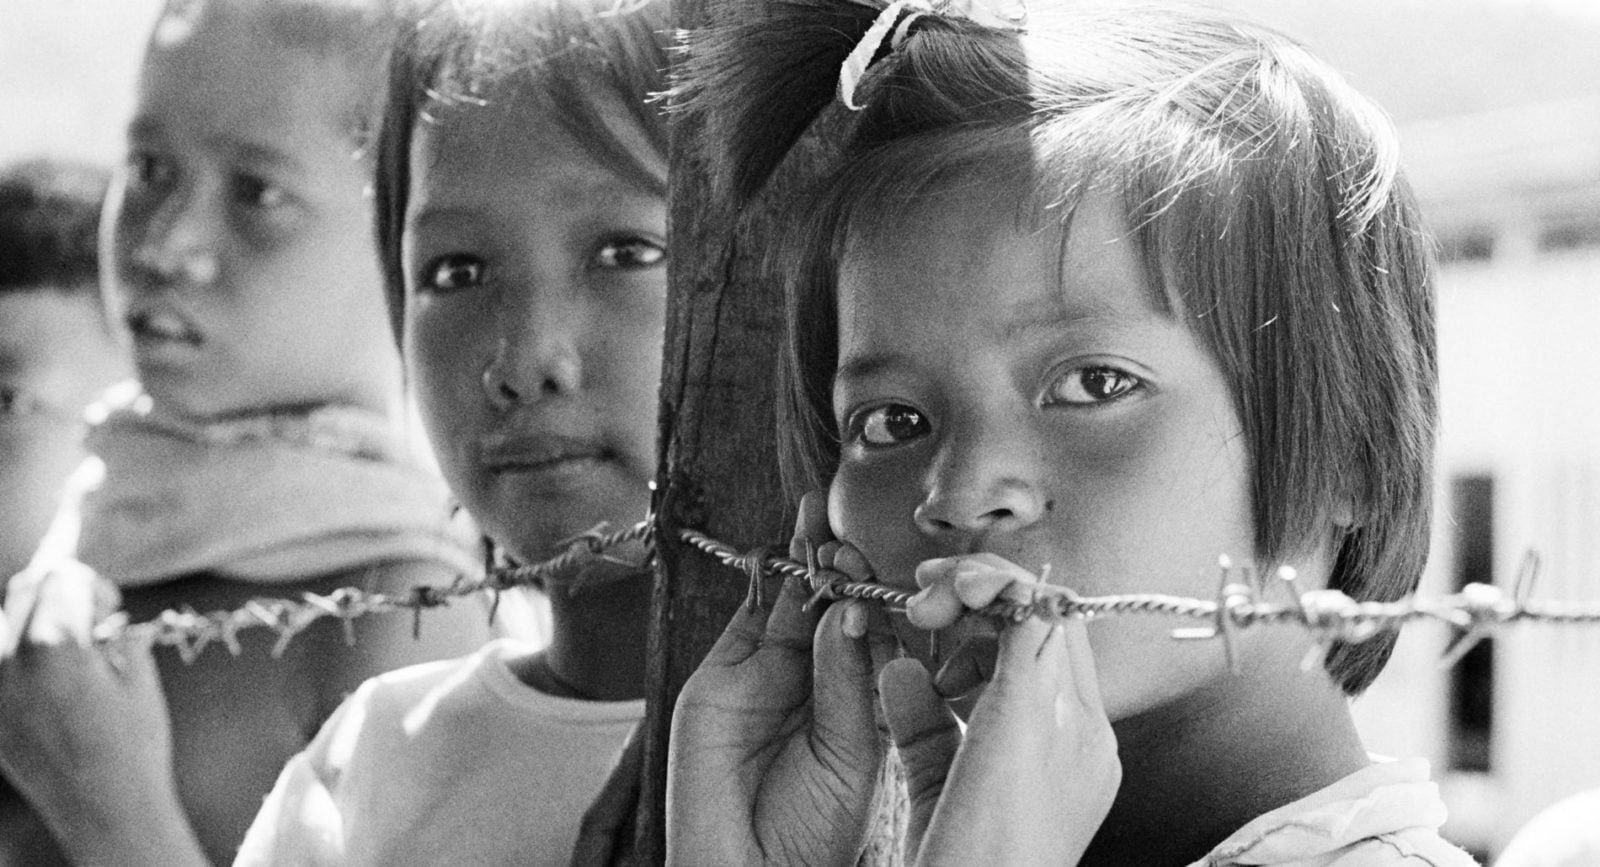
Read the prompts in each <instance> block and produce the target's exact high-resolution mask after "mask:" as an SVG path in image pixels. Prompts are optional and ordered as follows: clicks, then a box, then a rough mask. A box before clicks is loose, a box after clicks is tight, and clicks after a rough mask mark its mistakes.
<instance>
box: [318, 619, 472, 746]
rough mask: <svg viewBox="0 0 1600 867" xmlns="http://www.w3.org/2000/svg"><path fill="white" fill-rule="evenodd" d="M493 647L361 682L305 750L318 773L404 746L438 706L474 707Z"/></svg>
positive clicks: (406, 667) (410, 666) (421, 664)
mask: <svg viewBox="0 0 1600 867" xmlns="http://www.w3.org/2000/svg"><path fill="white" fill-rule="evenodd" d="M492 652H493V649H492V648H491V647H484V648H483V649H481V650H479V651H478V652H476V653H472V654H469V655H467V656H462V657H457V658H455V659H439V660H434V661H431V662H422V663H417V664H414V665H408V666H405V667H404V668H398V669H395V670H394V671H388V672H384V673H383V674H379V675H376V676H374V677H370V678H368V679H367V680H365V681H363V682H362V683H361V685H360V686H359V687H357V688H356V690H355V691H354V692H352V693H351V694H350V695H349V697H348V698H346V699H345V700H344V701H343V702H341V703H340V704H339V706H338V708H336V709H335V710H334V712H333V714H332V715H331V716H330V717H328V720H327V722H326V723H325V724H324V725H323V726H322V728H321V730H320V731H318V733H317V736H316V738H315V740H314V741H313V742H312V743H311V745H310V747H308V748H307V755H308V757H309V758H310V760H311V762H312V764H313V765H314V766H316V767H317V768H318V769H319V772H320V773H323V774H327V773H329V772H330V771H332V772H335V773H337V772H338V771H340V770H342V769H343V768H344V767H345V766H347V765H348V764H349V763H350V762H352V761H354V760H355V758H354V757H356V756H357V755H360V754H371V753H382V752H385V751H387V750H390V749H394V748H399V747H404V746H405V742H406V741H407V739H408V731H409V730H410V729H412V728H413V726H411V725H409V724H408V721H409V720H412V719H413V717H414V716H415V715H417V714H418V713H423V714H431V713H432V712H433V711H434V710H436V709H437V708H438V707H439V706H440V705H446V706H448V705H453V704H461V703H469V704H476V703H479V702H481V698H474V695H475V694H481V693H482V692H483V690H482V686H481V683H480V680H481V678H480V677H479V676H478V673H479V671H480V670H482V669H483V667H484V666H485V664H486V662H487V661H488V660H490V659H491V654H492Z"/></svg>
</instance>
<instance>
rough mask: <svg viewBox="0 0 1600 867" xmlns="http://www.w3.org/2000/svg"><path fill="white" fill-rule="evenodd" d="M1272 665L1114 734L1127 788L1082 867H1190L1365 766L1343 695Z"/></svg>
mask: <svg viewBox="0 0 1600 867" xmlns="http://www.w3.org/2000/svg"><path fill="white" fill-rule="evenodd" d="M1271 666H1272V670H1268V671H1261V672H1247V673H1245V674H1241V675H1238V676H1234V677H1231V678H1224V679H1223V680H1222V681H1221V682H1219V683H1218V684H1217V685H1216V687H1215V688H1214V689H1211V690H1208V691H1207V692H1205V693H1203V694H1200V695H1196V696H1191V697H1189V698H1187V699H1185V700H1183V701H1181V702H1178V703H1176V704H1174V705H1171V706H1167V707H1162V708H1159V709H1157V710H1154V711H1152V712H1150V713H1147V714H1143V715H1140V716H1137V717H1133V718H1130V719H1125V720H1122V721H1120V722H1118V723H1116V724H1114V726H1113V728H1114V729H1115V731H1116V734H1117V748H1118V753H1119V755H1120V757H1121V759H1122V774H1123V776H1122V785H1121V788H1120V789H1119V790H1118V792H1117V798H1116V801H1115V802H1114V803H1113V805H1112V808H1111V813H1110V815H1108V816H1107V817H1106V820H1105V822H1104V823H1102V824H1101V826H1100V832H1099V833H1098V834H1097V835H1096V837H1095V840H1094V843H1093V845H1092V846H1091V847H1090V849H1089V851H1088V852H1087V853H1086V854H1085V856H1084V859H1083V861H1082V863H1083V864H1085V865H1093V864H1189V863H1192V862H1194V861H1196V860H1199V859H1200V858H1202V857H1204V856H1205V854H1206V853H1207V852H1209V851H1210V850H1211V849H1212V848H1213V847H1215V846H1216V845H1217V844H1218V843H1220V842H1222V840H1223V839H1225V838H1226V837H1227V836H1228V835H1230V834H1232V833H1233V832H1234V831H1237V830H1238V829H1239V828H1241V827H1242V826H1244V825H1245V824H1246V823H1248V822H1250V821H1251V820H1253V819H1255V818H1256V817H1258V816H1261V815H1262V814H1264V813H1267V812H1269V811H1271V810H1274V809H1276V808H1278V807H1281V806H1284V805H1285V804H1288V803H1290V802H1292V801H1295V800H1298V799H1300V798H1303V797H1305V796H1306V795H1309V794H1311V793H1312V792H1315V791H1317V790H1318V789H1321V788H1324V787H1326V786H1328V785H1331V784H1332V783H1334V782H1335V781H1337V780H1339V779H1341V778H1343V777H1345V776H1348V775H1349V774H1351V773H1354V772H1355V771H1357V770H1359V769H1360V768H1361V767H1362V766H1364V765H1365V764H1367V761H1368V760H1367V754H1366V750H1365V748H1364V747H1363V746H1362V744H1361V739H1360V736H1359V735H1358V734H1357V732H1356V730H1355V726H1354V723H1353V722H1352V720H1351V718H1350V712H1349V705H1348V701H1347V699H1346V698H1345V696H1344V694H1343V693H1342V692H1341V691H1340V690H1339V689H1338V687H1337V686H1335V685H1333V684H1332V683H1331V681H1330V680H1329V679H1328V678H1327V677H1326V676H1324V675H1323V674H1322V673H1321V672H1320V671H1313V672H1307V673H1304V674H1302V673H1301V672H1299V671H1298V669H1297V667H1296V666H1295V665H1293V664H1292V663H1291V664H1289V665H1287V666H1286V665H1284V663H1283V661H1282V660H1281V658H1280V659H1277V660H1274V661H1273V663H1271Z"/></svg>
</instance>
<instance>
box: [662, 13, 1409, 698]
mask: <svg viewBox="0 0 1600 867" xmlns="http://www.w3.org/2000/svg"><path fill="white" fill-rule="evenodd" d="M1039 5H1041V4H1037V3H1036V4H1035V6H1036V7H1037V6H1039ZM770 8H771V13H770V14H769V15H768V16H767V17H766V18H763V19H761V20H759V21H747V22H735V23H729V24H723V25H717V26H713V27H712V28H709V29H708V30H705V31H702V32H698V33H696V34H691V36H690V57H689V60H688V63H687V66H686V70H685V72H684V74H683V77H682V79H681V80H680V81H679V82H678V83H677V87H676V89H675V91H674V104H675V105H676V106H677V107H678V108H679V109H680V110H683V111H686V112H689V113H691V114H693V115H695V116H696V117H698V118H699V119H700V120H701V121H702V122H703V123H704V128H705V139H704V141H705V145H704V146H705V147H706V148H707V150H708V153H707V155H706V156H707V162H708V163H709V164H710V165H712V166H716V167H720V170H719V174H718V177H717V180H716V183H717V185H718V188H719V189H720V190H722V191H723V192H724V193H726V194H729V195H731V196H732V197H733V198H734V199H735V200H736V201H739V202H741V203H744V202H747V201H748V200H749V199H750V198H751V197H753V196H754V195H755V194H756V193H757V192H758V191H759V190H760V189H761V187H762V185H763V184H764V183H765V181H766V180H767V178H768V177H769V176H770V175H771V174H772V173H773V172H774V171H775V170H776V168H777V166H778V164H779V163H780V162H781V161H782V160H783V158H784V156H785V154H786V153H787V152H788V151H789V150H790V148H791V147H792V146H793V145H794V143H795V141H796V140H797V139H798V137H799V136H800V135H802V134H803V133H804V132H805V130H806V129H807V128H808V127H809V126H810V124H811V123H812V121H814V120H815V119H816V118H817V116H818V115H819V114H823V113H824V111H825V110H826V109H827V108H828V107H829V105H830V104H832V103H833V100H834V87H835V83H836V82H837V80H838V71H839V66H840V63H841V62H842V61H843V60H844V58H845V56H846V55H847V54H848V53H849V51H850V50H851V49H852V48H853V47H854V46H855V44H856V42H857V41H858V40H859V39H860V37H861V36H862V34H863V33H865V31H866V30H867V28H868V27H869V26H870V24H871V23H872V21H873V19H874V18H875V17H876V15H877V13H878V11H879V10H880V9H881V8H882V7H881V5H870V4H865V3H861V2H850V0H775V2H773V3H772V4H771V7H770ZM1032 14H1033V21H1032V22H1031V24H1030V29H1029V30H1028V32H1026V33H1023V34H1018V33H1011V32H1006V31H1000V30H993V29H987V28H983V27H979V26H977V25H975V24H972V23H971V22H968V21H964V20H952V19H948V18H943V17H938V16H928V17H925V18H923V19H921V20H919V21H918V22H917V23H916V25H915V26H914V27H913V29H912V30H911V31H910V36H909V37H908V38H907V39H906V40H905V42H904V43H903V44H902V45H901V46H900V47H899V48H898V49H895V50H893V51H891V52H889V53H888V54H887V56H885V57H884V58H883V59H882V60H880V61H878V62H877V63H875V64H874V65H873V66H872V67H871V69H870V71H869V73H868V75H867V77H866V79H865V81H864V82H863V86H862V89H861V90H860V91H858V95H857V100H858V101H861V100H865V102H866V107H865V109H864V110H863V111H862V112H860V113H859V114H858V115H855V116H854V117H852V118H843V119H841V118H839V117H834V116H831V115H830V116H829V120H830V122H833V123H835V124H836V125H838V126H840V127H843V128H845V132H843V134H842V141H840V142H839V143H838V144H837V153H836V154H835V156H834V157H833V158H832V160H831V161H830V163H829V167H828V168H827V169H825V170H824V171H823V173H822V177H821V179H820V180H819V181H818V183H817V184H816V185H815V188H814V193H813V195H812V196H810V197H809V198H808V199H807V200H806V201H805V202H803V203H801V204H800V205H799V206H798V207H797V208H796V214H797V216H796V218H795V220H794V223H795V224H796V227H797V228H796V230H795V231H794V232H792V233H790V234H789V235H787V236H786V237H785V238H784V239H783V240H782V241H780V242H779V243H780V245H781V246H780V249H779V250H778V251H777V252H776V253H775V254H774V255H775V256H776V257H777V258H778V261H779V262H780V263H781V268H782V273H784V274H785V275H786V282H787V291H788V305H787V306H788V347H787V351H786V354H785V358H784V362H783V365H782V368H781V376H782V385H781V386H780V388H781V395H780V409H779V414H780V420H779V430H780V431H783V432H784V435H785V436H786V437H787V441H786V442H784V443H782V444H781V445H780V452H781V454H782V460H783V465H784V474H785V480H786V482H787V483H788V484H789V485H790V487H791V488H792V489H793V490H794V491H796V492H798V491H800V490H807V489H811V488H815V487H818V486H821V485H825V484H826V483H827V482H828V481H829V480H830V479H831V478H832V475H833V473H834V472H835V470H836V468H837V465H838V459H839V432H838V430H837V429H836V426H835V423H834V416H833V409H832V403H831V393H832V388H831V383H832V378H833V375H834V370H835V367H836V364H837V351H838V346H837V341H838V332H837V328H838V323H837V306H836V300H837V272H838V267H839V264H840V261H841V258H842V256H843V254H844V252H845V250H846V248H847V246H848V245H849V243H850V242H851V240H852V239H859V238H861V237H863V236H867V237H870V235H871V234H872V233H875V232H884V231H893V227H894V226H895V225H896V223H897V221H898V220H899V219H902V217H901V216H900V215H903V214H904V213H906V212H907V211H908V210H909V209H908V208H907V205H908V203H910V202H912V201H915V200H916V199H918V197H921V196H924V195H927V194H930V193H937V192H940V191H944V192H948V191H949V190H951V189H952V188H955V187H956V186H958V185H960V184H969V183H970V184H979V185H982V186H983V187H984V188H986V189H1001V190H1006V189H1010V190H1015V191H1016V194H1017V203H1018V204H1017V207H1018V220H1019V223H1021V224H1032V225H1035V226H1043V225H1059V226H1060V227H1062V230H1063V231H1067V230H1068V228H1069V227H1070V222H1071V217H1072V213H1073V211H1074V208H1075V207H1076V206H1077V204H1078V203H1079V202H1080V201H1081V200H1082V199H1083V197H1084V196H1085V195H1087V194H1088V193H1090V192H1095V191H1098V192H1107V193H1110V194H1112V195H1114V196H1116V197H1118V199H1119V200H1120V202H1121V204H1122V207H1123V211H1124V216H1125V219H1126V224H1127V226H1128V227H1129V228H1130V230H1131V233H1132V237H1133V238H1134V239H1135V240H1136V241H1137V243H1138V244H1139V246H1140V248H1141V250H1142V251H1143V257H1144V260H1145V263H1146V269H1147V271H1148V273H1149V275H1150V279H1151V281H1152V283H1153V284H1154V285H1155V287H1156V288H1155V291H1156V293H1157V295H1158V297H1157V299H1156V301H1157V303H1158V304H1159V305H1160V306H1161V307H1162V308H1163V309H1165V310H1167V311H1168V312H1169V313H1171V314H1172V315H1173V316H1175V317H1179V318H1181V319H1182V320H1183V321H1184V322H1186V323H1187V325H1188V327H1190V328H1191V329H1193V330H1194V332H1195V333H1196V334H1197V335H1198V336H1199V337H1200V338H1201V340H1202V341H1203V342H1204V344H1205V345H1206V346H1207V348H1208V349H1209V350H1210V352H1211V353H1212V354H1213V356H1214V357H1215V358H1216V359H1217V361H1218V363H1219V365H1220V366H1221V368H1222V370H1223V371H1224V374H1225V376H1226V377H1227V379H1228V381H1229V383H1230V385H1231V389H1232V394H1233V397H1234V402H1235V406H1236V409H1237V412H1238V414H1239V418H1240V419H1241V422H1242V424H1243V425H1244V429H1245V435H1246V437H1247V439H1248V442H1249V446H1250V455H1251V465H1252V466H1251V472H1252V476H1253V480H1252V485H1251V492H1252V509H1253V518H1254V526H1255V547H1256V550H1255V552H1254V554H1255V557H1256V560H1257V563H1258V564H1259V565H1260V566H1261V567H1262V568H1270V566H1271V565H1272V564H1279V563H1285V562H1289V561H1291V560H1292V559H1293V558H1294V557H1296V556H1303V555H1305V554H1308V553H1311V552H1313V551H1315V550H1316V549H1317V548H1318V546H1320V545H1321V544H1324V543H1325V542H1327V541H1328V537H1329V533H1330V526H1331V520H1330V519H1331V517H1332V516H1333V515H1334V514H1336V513H1337V512H1339V511H1341V510H1343V509H1348V508H1351V507H1352V506H1353V517H1354V523H1353V525H1352V526H1351V527H1350V528H1349V530H1348V532H1347V533H1346V534H1345V535H1344V536H1343V537H1342V538H1340V539H1339V540H1338V541H1337V553H1336V556H1335V562H1334V565H1333V569H1332V574H1331V576H1330V578H1329V586H1330V587H1332V588H1334V589H1338V590H1341V591H1343V592H1345V593H1347V594H1349V595H1350V596H1352V597H1354V598H1356V599H1363V600H1369V599H1370V600H1393V599H1396V598H1399V597H1401V596H1403V595H1405V594H1407V593H1409V592H1411V591H1412V590H1414V589H1415V587H1416V584H1417V582H1418V580H1419V579H1420V576H1421V573H1422V568H1423V565H1424V563H1425V561H1426V557H1427V549H1428V533H1429V520H1430V513H1431V499H1432V498H1431V493H1432V480H1431V477H1432V459H1433V446H1434V439H1435V428H1436V422H1437V394H1436V390H1437V365H1436V360H1435V336H1434V285H1433V284H1434V277H1433V267H1434V266H1433V260H1432V245H1431V242H1430V241H1429V239H1428V238H1427V236H1426V234H1425V233H1424V231H1423V229H1422V227H1421V221H1420V217H1419V214H1418V210H1417V207H1416V204H1415V202H1414V201H1413V198H1412V195H1411V193H1410V191H1409V188H1408V186H1407V184H1406V183H1405V181H1404V179H1403V178H1402V176H1401V174H1400V171H1399V168H1398V164H1397V157H1396V152H1397V144H1396V141H1395V137H1394V134H1393V131H1392V128H1391V127H1390V125H1389V123H1388V122H1387V120H1386V119H1385V118H1384V117H1383V115H1382V114H1381V113H1380V112H1379V111H1378V110H1377V109H1376V108H1375V107H1374V106H1372V105H1371V104H1370V103H1369V102H1367V101H1366V100H1365V99H1364V98H1363V97H1361V96H1360V95H1359V94H1357V93H1356V92H1354V91H1353V90H1352V89H1351V88H1350V87H1349V86H1348V85H1347V84H1346V83H1345V82H1344V81H1343V80H1342V79H1340V78H1339V76H1338V75H1337V74H1335V73H1334V72H1333V71H1332V70H1331V69H1330V68H1329V67H1327V66H1326V65H1325V64H1323V63H1322V62H1321V61H1319V60H1317V59H1316V58H1314V57H1313V56H1312V55H1311V54H1310V53H1309V52H1307V51H1306V50H1305V49H1304V48H1303V47H1302V46H1300V45H1299V44H1297V43H1295V42H1294V41H1292V40H1291V39H1289V38H1288V37H1285V36H1283V35H1281V34H1279V33H1276V32H1274V31H1272V30H1269V29H1266V28H1263V27H1260V26H1256V25H1253V24H1249V23H1245V22H1242V21H1238V20H1235V19H1232V18H1229V17H1224V16H1223V15H1222V14H1221V13H1217V12H1214V11H1210V10H1204V9H1199V8H1185V7H1161V6H1145V5H1140V6H1130V5H1121V4H1119V5H1115V6H1105V7H1101V6H1093V5H1090V4H1088V3H1070V4H1060V5H1059V6H1052V7H1049V8H1044V9H1040V8H1035V9H1034V10H1033V13H1032ZM835 111H838V110H837V109H836V110H835ZM1046 221H1049V222H1048V223H1047V222H1046ZM1393 644H1394V637H1393V635H1392V633H1388V634H1384V635H1381V636H1378V637H1374V638H1371V639H1369V640H1367V641H1365V642H1361V643H1346V642H1340V643H1337V644H1336V645H1335V647H1334V648H1333V651H1332V652H1331V653H1330V654H1329V655H1328V658H1327V661H1326V666H1327V668H1328V671H1329V672H1330V673H1331V674H1332V676H1333V677H1334V678H1335V679H1336V680H1337V682H1338V683H1339V684H1340V685H1341V687H1342V688H1343V689H1344V690H1345V691H1346V692H1347V693H1349V694H1352V695H1354V694H1357V693H1360V692H1361V691H1362V690H1364V689H1365V688H1366V687H1367V686H1368V685H1369V684H1370V683H1371V682H1372V680H1373V678H1374V677H1376V676H1377V674H1378V673H1379V671H1381V670H1382V668H1383V665H1384V664H1385V663H1386V662H1387V660H1388V657H1389V654H1390V653H1391V651H1392V649H1393Z"/></svg>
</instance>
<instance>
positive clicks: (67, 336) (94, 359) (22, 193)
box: [0, 160, 128, 577]
mask: <svg viewBox="0 0 1600 867" xmlns="http://www.w3.org/2000/svg"><path fill="white" fill-rule="evenodd" d="M105 187H106V175H105V173H104V172H103V171H102V170H100V169H98V168H92V167H89V166H83V165H75V164H68V163H57V162H51V161H46V160H36V161H31V162H25V163H19V164H17V165H15V166H12V167H10V168H9V169H7V170H5V171H4V172H0V426H3V427H0V453H3V454H4V457H3V458H0V492H4V495H5V498H6V500H5V508H4V509H0V576H8V577H9V576H11V575H14V574H16V573H17V572H18V571H20V570H21V569H22V567H23V566H25V565H27V562H28V559H29V558H30V557H32V556H33V550H34V548H35V547H37V546H38V544H39V539H40V538H41V537H42V536H43V535H44V531H45V528H46V527H47V526H48V525H49V523H50V516H51V515H53V514H54V513H55V510H56V506H57V505H58V502H59V499H60V494H61V486H62V484H63V483H64V482H65V481H66V478H67V476H68V474H70V473H71V472H72V470H73V468H75V467H76V466H77V465H78V464H79V463H80V462H81V461H82V460H83V446H82V442H81V439H82V437H81V431H80V428H81V427H82V425H83V410H84V408H85V407H87V406H88V405H89V403H90V401H92V400H93V399H94V398H95V397H96V396H97V395H98V394H99V393H100V392H101V391H103V390H104V389H105V388H106V387H107V386H109V385H111V384H112V383H113V382H115V381H116V380H117V379H119V378H121V377H123V376H125V375H126V371H127V366H128V365H127V362H126V360H125V359H124V358H123V355H122V353H121V352H120V351H119V350H118V348H117V345H116V341H115V340H114V339H113V338H112V336H111V332H110V331H109V330H108V329H107V327H106V322H105V316H104V314H103V313H102V311H101V309H100V302H99V297H100V293H99V289H98V287H99V282H98V277H97V273H98V271H97V267H98V266H97V264H96V258H95V226H96V225H97V224H98V222H99V219H100V200H101V199H102V198H103V197H104V195H105Z"/></svg>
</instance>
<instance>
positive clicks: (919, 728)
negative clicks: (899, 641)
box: [878, 658, 961, 860]
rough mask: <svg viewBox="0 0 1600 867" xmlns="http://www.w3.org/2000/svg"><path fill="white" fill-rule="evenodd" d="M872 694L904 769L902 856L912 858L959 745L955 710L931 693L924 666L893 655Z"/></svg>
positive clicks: (914, 855)
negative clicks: (905, 799) (905, 802)
mask: <svg viewBox="0 0 1600 867" xmlns="http://www.w3.org/2000/svg"><path fill="white" fill-rule="evenodd" d="M878 695H879V697H880V701H881V702H882V703H883V714H884V718H885V719H886V720H887V721H888V723H889V735H890V737H891V738H892V739H893V741H894V745H895V749H896V750H898V751H899V753H900V760H901V763H902V764H903V765H904V766H905V769H906V790H907V797H908V800H909V801H910V805H911V815H910V817H909V819H908V827H907V841H908V845H907V850H908V851H907V860H915V858H916V852H917V846H918V844H919V843H920V842H921V840H922V835H923V833H924V832H925V831H926V830H927V828H928V821H929V819H930V818H932V816H933V810H934V808H935V807H936V806H938V803H939V794H940V793H941V792H942V791H944V782H945V778H946V777H947V776H948V775H949V773H950V762H951V760H952V759H953V758H955V754H956V749H957V748H958V747H960V746H961V729H960V727H959V725H958V724H957V722H956V717H955V714H953V713H951V712H950V709H949V707H948V706H947V705H946V704H945V703H944V701H943V700H942V699H941V698H940V697H939V695H938V694H937V693H935V692H934V690H933V683H932V682H931V681H930V680H929V679H928V672H927V669H925V668H923V667H922V664H921V663H919V662H917V661H916V660H914V659H908V658H902V659H897V660H894V661H893V662H890V663H889V664H888V665H886V666H884V668H883V671H882V672H881V673H880V674H879V675H878Z"/></svg>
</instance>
